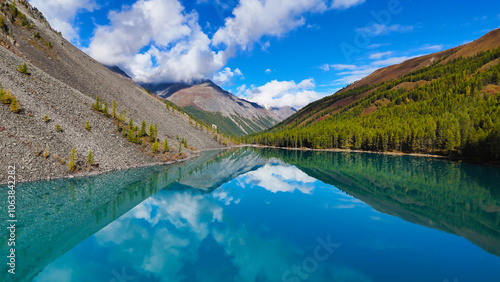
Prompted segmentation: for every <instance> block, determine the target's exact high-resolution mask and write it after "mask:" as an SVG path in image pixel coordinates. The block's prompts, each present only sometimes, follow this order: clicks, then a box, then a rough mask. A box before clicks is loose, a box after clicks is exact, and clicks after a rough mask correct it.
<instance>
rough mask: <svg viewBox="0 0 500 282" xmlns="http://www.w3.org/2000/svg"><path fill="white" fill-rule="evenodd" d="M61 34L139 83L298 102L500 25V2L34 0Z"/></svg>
mask: <svg viewBox="0 0 500 282" xmlns="http://www.w3.org/2000/svg"><path fill="white" fill-rule="evenodd" d="M30 3H31V4H32V5H34V6H35V7H37V8H38V9H40V10H41V11H42V12H43V13H44V15H45V16H46V17H47V19H48V20H49V22H50V24H51V25H52V26H53V27H54V28H55V29H56V30H59V31H62V33H63V35H64V37H65V38H66V39H68V40H70V41H71V42H72V43H74V44H75V45H76V46H78V47H79V48H80V49H82V50H83V51H84V52H86V53H87V54H89V55H90V56H92V57H94V58H95V59H97V60H98V61H100V62H102V63H103V64H107V65H118V66H119V67H121V68H122V69H123V70H125V71H126V72H127V73H128V74H129V75H130V76H132V77H133V78H134V79H135V80H136V81H138V82H165V81H170V82H171V81H190V80H196V79H202V78H209V79H212V80H214V81H215V82H216V83H217V84H219V85H221V86H222V87H223V88H224V89H227V90H229V91H231V92H232V93H233V94H236V95H238V96H240V97H243V98H246V99H248V100H251V101H254V102H257V103H260V104H262V105H264V106H293V107H296V108H300V107H303V106H305V105H306V104H308V103H310V102H312V101H314V100H316V99H319V98H321V97H323V96H325V95H331V94H333V93H334V92H335V91H337V90H338V89H340V88H342V87H344V86H346V85H348V84H350V83H352V82H354V81H356V80H358V79H361V78H362V77H364V76H366V75H368V74H369V73H371V72H373V71H374V70H376V69H377V68H380V67H384V66H387V65H392V64H395V63H400V62H402V61H404V60H406V59H409V58H412V57H414V56H419V55H424V54H429V53H433V52H437V51H440V50H444V49H448V48H451V47H455V46H458V45H461V44H464V43H466V42H470V41H472V40H474V39H477V38H479V37H480V36H482V35H484V34H485V33H486V32H488V31H490V30H493V29H495V28H498V27H500V3H499V2H498V1H494V0H485V1H481V2H480V4H475V3H468V4H463V3H462V2H459V3H457V2H456V1H451V0H443V1H427V0H423V1H412V0H399V1H398V0H387V1H385V0H384V1H374V0H286V1H285V0H189V1H185V0H124V1H118V0H30Z"/></svg>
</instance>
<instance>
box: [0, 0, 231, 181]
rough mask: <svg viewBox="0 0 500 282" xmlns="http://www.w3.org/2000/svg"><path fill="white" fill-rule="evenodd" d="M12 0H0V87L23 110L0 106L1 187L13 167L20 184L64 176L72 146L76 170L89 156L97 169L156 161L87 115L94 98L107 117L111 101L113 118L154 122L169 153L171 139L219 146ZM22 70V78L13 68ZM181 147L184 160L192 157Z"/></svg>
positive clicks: (108, 123)
mask: <svg viewBox="0 0 500 282" xmlns="http://www.w3.org/2000/svg"><path fill="white" fill-rule="evenodd" d="M13 2H14V3H15V4H16V5H15V6H14V5H12V4H11V1H6V0H0V5H1V8H0V84H1V85H2V86H3V88H4V89H5V90H6V91H8V92H10V93H11V94H12V95H13V96H15V97H16V98H17V102H18V103H19V104H20V109H21V111H20V112H19V113H14V112H12V111H11V110H10V107H9V105H8V104H1V103H0V162H2V163H3V164H5V165H4V166H2V167H1V168H0V177H3V178H0V183H1V182H5V181H6V178H5V175H6V169H7V165H16V168H17V179H18V180H35V179H41V178H47V177H57V176H65V175H68V166H67V162H68V161H69V154H70V151H71V149H72V148H75V149H76V152H77V153H78V156H79V157H78V158H77V162H78V163H79V164H82V163H83V164H85V161H86V156H87V152H88V151H89V150H92V151H93V153H94V157H95V161H96V163H97V164H99V166H98V167H97V166H94V168H93V170H97V171H107V170H114V169H118V168H124V167H130V166H136V165H146V164H151V163H157V162H159V161H161V160H162V158H161V157H159V156H157V155H155V154H152V153H151V151H148V150H147V147H145V146H140V145H137V144H132V143H131V142H128V141H127V139H126V138H124V137H123V136H122V134H121V133H119V132H117V129H116V128H117V126H116V122H115V121H114V120H113V119H111V118H108V117H105V116H104V115H103V114H102V113H99V112H97V111H95V110H93V108H92V104H93V103H94V101H95V100H96V98H97V96H99V97H100V99H101V100H102V101H103V103H104V102H106V103H107V104H108V105H109V111H111V103H112V101H113V100H115V101H116V104H117V113H119V112H122V111H126V114H125V120H127V121H129V119H130V118H133V121H134V122H135V124H136V125H137V124H139V125H140V123H141V121H143V120H144V121H146V122H147V124H148V125H149V124H151V123H156V124H157V129H158V130H157V131H158V137H159V139H160V140H164V139H165V138H168V140H169V145H170V146H171V147H173V148H175V149H177V147H180V146H178V144H179V141H178V140H177V138H176V137H177V136H179V140H181V139H182V138H185V139H186V140H187V143H188V144H189V147H191V146H192V147H194V148H196V149H207V148H219V147H222V145H221V144H219V143H218V142H216V141H215V140H214V138H213V134H212V133H207V132H206V131H203V129H200V128H195V127H194V125H192V124H190V122H189V117H188V116H187V115H184V114H181V113H179V112H176V111H172V110H168V109H167V108H166V106H165V104H164V103H163V102H162V101H161V100H160V99H158V98H156V97H155V96H153V95H150V94H148V93H147V92H146V91H145V90H144V89H143V88H142V87H140V86H138V85H136V84H135V83H134V82H133V81H132V80H130V79H127V78H126V77H123V76H121V75H118V74H116V73H114V72H112V71H111V70H109V69H108V68H107V67H105V66H103V65H101V64H100V63H98V62H97V61H95V60H93V59H92V58H90V57H89V56H87V55H86V54H85V53H83V52H82V51H80V50H79V49H77V48H76V47H74V46H73V45H71V43H69V42H68V41H66V40H65V39H64V38H63V37H61V35H60V34H59V33H57V32H56V31H54V30H53V29H52V28H51V27H50V25H49V24H48V22H47V21H46V20H45V18H44V17H43V15H42V14H41V13H40V12H39V11H38V10H36V9H35V8H33V7H31V6H30V4H29V3H28V2H27V1H25V0H17V1H13ZM23 64H26V67H27V72H26V73H21V72H20V71H19V70H18V69H19V67H20V66H21V65H23ZM46 116H47V120H46V119H45V117H46ZM87 121H88V122H89V124H90V126H91V130H90V131H89V130H86V129H85V126H86V122H87ZM56 125H59V128H60V129H62V131H58V130H56ZM186 147H188V146H186ZM181 149H182V153H184V157H185V156H189V155H192V154H193V152H192V151H191V150H189V149H187V148H184V147H182V148H181ZM172 151H174V150H172ZM82 166H83V165H82Z"/></svg>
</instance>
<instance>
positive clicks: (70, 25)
mask: <svg viewBox="0 0 500 282" xmlns="http://www.w3.org/2000/svg"><path fill="white" fill-rule="evenodd" d="M29 2H30V4H31V5H33V6H34V7H37V8H38V9H39V10H40V11H41V12H42V13H43V15H44V16H45V17H46V18H47V20H48V21H49V23H50V25H51V26H52V28H54V29H55V30H57V31H60V32H61V33H62V34H63V36H64V37H65V38H66V39H68V40H69V41H71V42H74V43H76V44H78V42H77V41H78V40H77V39H78V30H77V28H76V27H75V25H74V20H75V16H76V14H77V13H78V12H81V11H89V12H91V11H94V10H95V9H97V8H98V6H97V4H96V2H95V1H94V0H30V1H29ZM75 40H76V42H75Z"/></svg>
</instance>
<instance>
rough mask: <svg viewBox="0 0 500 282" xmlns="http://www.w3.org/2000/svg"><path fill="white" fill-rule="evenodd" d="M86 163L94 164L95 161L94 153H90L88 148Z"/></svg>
mask: <svg viewBox="0 0 500 282" xmlns="http://www.w3.org/2000/svg"><path fill="white" fill-rule="evenodd" d="M87 163H88V164H89V165H94V163H95V160H94V155H93V154H92V150H89V154H88V156H87Z"/></svg>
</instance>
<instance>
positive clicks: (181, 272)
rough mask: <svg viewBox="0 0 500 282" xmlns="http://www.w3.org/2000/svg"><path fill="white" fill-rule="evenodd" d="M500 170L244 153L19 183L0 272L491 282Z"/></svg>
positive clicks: (498, 259)
mask: <svg viewBox="0 0 500 282" xmlns="http://www.w3.org/2000/svg"><path fill="white" fill-rule="evenodd" d="M499 177H500V169H499V168H492V167H484V166H478V165H472V164H461V163H455V162H450V161H446V160H440V159H432V158H423V157H412V156H390V155H377V154H366V153H348V152H313V151H287V150H279V149H262V148H261V149H259V148H242V149H235V150H231V151H225V152H218V151H213V152H206V153H203V154H202V155H201V156H200V157H199V158H197V159H194V160H191V161H189V162H186V163H182V164H174V165H169V166H158V167H150V168H140V169H134V170H128V171H120V172H116V173H110V174H106V175H100V176H93V177H85V178H78V179H66V180H54V181H46V182H33V183H23V184H19V185H18V186H17V187H16V191H17V193H16V196H17V199H18V201H17V206H16V208H17V212H18V214H17V215H18V219H19V221H18V225H17V229H16V255H17V256H16V275H15V276H13V275H11V274H9V273H7V269H8V268H7V266H6V264H5V263H2V264H0V265H1V266H0V270H2V274H1V276H0V277H3V278H2V280H3V281H23V280H26V281H29V280H35V281H499V280H498V279H499V277H500V188H499V187H498V179H500V178H499ZM0 191H4V192H5V191H7V189H6V187H5V186H1V187H0ZM2 194H4V195H5V197H6V192H5V193H2ZM4 213H5V214H1V215H0V218H1V219H2V222H6V212H4ZM7 232H8V230H6V229H5V228H2V231H1V233H0V234H2V238H3V239H2V242H1V246H2V247H1V250H2V257H4V258H5V257H6V256H7V255H8V247H7V241H6V239H7V236H8V233H7Z"/></svg>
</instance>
